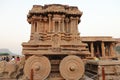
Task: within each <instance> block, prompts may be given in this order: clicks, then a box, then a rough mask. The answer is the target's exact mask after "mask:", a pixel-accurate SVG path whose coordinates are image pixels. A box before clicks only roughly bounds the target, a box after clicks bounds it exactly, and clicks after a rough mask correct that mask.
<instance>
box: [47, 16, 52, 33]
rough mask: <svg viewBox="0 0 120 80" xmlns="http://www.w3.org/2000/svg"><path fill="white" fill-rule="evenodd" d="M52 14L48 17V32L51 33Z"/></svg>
mask: <svg viewBox="0 0 120 80" xmlns="http://www.w3.org/2000/svg"><path fill="white" fill-rule="evenodd" d="M51 16H52V15H51V14H48V17H49V28H48V29H49V30H48V32H51Z"/></svg>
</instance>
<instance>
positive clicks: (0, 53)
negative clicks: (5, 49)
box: [0, 52, 9, 55]
mask: <svg viewBox="0 0 120 80" xmlns="http://www.w3.org/2000/svg"><path fill="white" fill-rule="evenodd" d="M0 55H9V53H2V52H0Z"/></svg>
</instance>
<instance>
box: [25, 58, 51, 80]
mask: <svg viewBox="0 0 120 80" xmlns="http://www.w3.org/2000/svg"><path fill="white" fill-rule="evenodd" d="M31 69H33V79H34V80H44V79H46V78H47V77H48V75H49V73H50V71H51V64H50V61H49V60H48V58H47V57H45V56H40V57H38V56H31V57H29V58H28V59H27V60H26V63H25V66H24V74H25V76H26V77H27V78H29V79H30V73H31Z"/></svg>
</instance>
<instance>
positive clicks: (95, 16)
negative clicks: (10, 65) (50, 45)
mask: <svg viewBox="0 0 120 80" xmlns="http://www.w3.org/2000/svg"><path fill="white" fill-rule="evenodd" d="M45 4H65V5H69V6H77V7H78V8H79V10H81V11H82V12H83V15H82V17H81V23H80V24H79V32H80V36H112V37H113V38H120V0H0V49H1V48H7V49H9V50H10V51H11V52H13V53H16V54H22V46H21V44H22V42H27V41H29V39H30V28H31V27H30V24H28V22H27V14H28V12H29V10H31V8H32V6H33V5H45Z"/></svg>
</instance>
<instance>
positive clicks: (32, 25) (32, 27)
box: [31, 21, 34, 34]
mask: <svg viewBox="0 0 120 80" xmlns="http://www.w3.org/2000/svg"><path fill="white" fill-rule="evenodd" d="M33 33H34V22H33V21H32V22H31V34H33Z"/></svg>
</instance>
